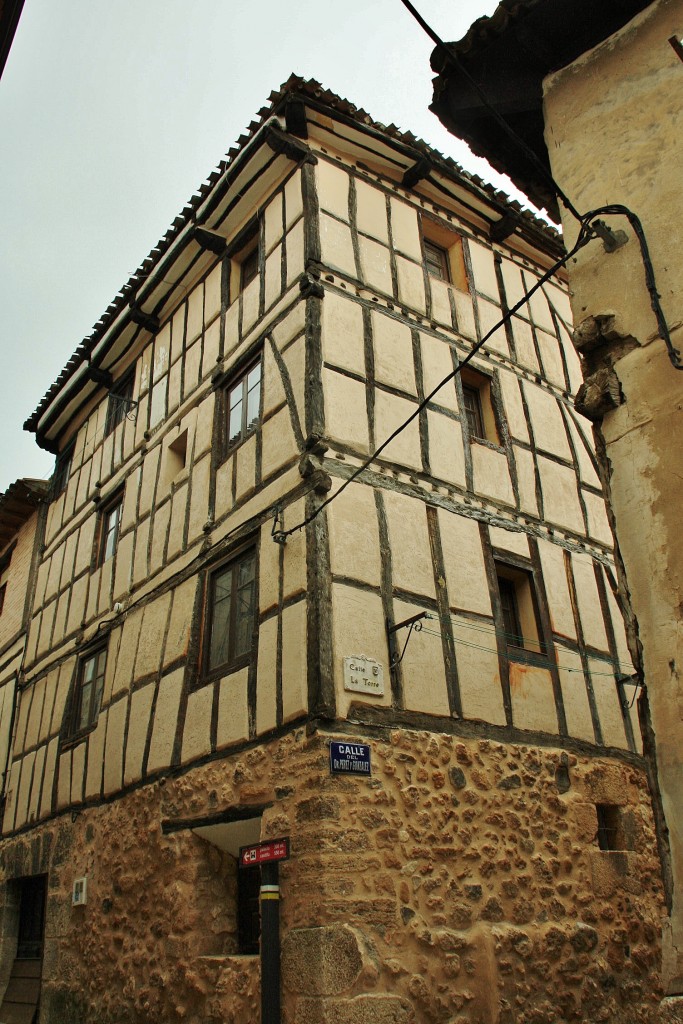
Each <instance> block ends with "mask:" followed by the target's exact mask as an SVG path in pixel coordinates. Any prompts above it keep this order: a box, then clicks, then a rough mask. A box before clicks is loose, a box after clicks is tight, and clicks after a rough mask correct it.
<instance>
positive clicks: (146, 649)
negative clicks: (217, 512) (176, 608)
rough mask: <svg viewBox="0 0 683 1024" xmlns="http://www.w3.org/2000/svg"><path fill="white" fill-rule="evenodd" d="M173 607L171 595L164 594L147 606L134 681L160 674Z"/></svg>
mask: <svg viewBox="0 0 683 1024" xmlns="http://www.w3.org/2000/svg"><path fill="white" fill-rule="evenodd" d="M170 607H171V593H170V592H169V593H166V594H162V595H161V596H160V597H157V598H156V599H155V600H154V601H152V602H151V603H150V604H148V605H146V606H145V609H144V611H143V618H142V628H141V629H140V637H139V641H138V650H137V655H136V657H135V672H134V679H142V678H143V677H144V676H146V675H150V674H151V673H153V672H158V671H159V668H160V665H161V654H162V648H163V643H164V636H165V634H166V624H167V623H168V613H169V610H170Z"/></svg>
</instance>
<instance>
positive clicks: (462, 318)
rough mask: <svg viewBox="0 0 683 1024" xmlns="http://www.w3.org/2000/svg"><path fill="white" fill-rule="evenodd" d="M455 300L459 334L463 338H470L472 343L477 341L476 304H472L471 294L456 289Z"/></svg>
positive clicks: (454, 290) (454, 291) (454, 292)
mask: <svg viewBox="0 0 683 1024" xmlns="http://www.w3.org/2000/svg"><path fill="white" fill-rule="evenodd" d="M453 298H454V300H455V316H456V320H457V324H458V334H461V335H462V336H463V338H469V339H470V341H475V340H476V337H477V328H476V326H475V322H474V304H473V302H472V296H471V295H470V294H469V292H461V291H458V289H457V288H454V289H453Z"/></svg>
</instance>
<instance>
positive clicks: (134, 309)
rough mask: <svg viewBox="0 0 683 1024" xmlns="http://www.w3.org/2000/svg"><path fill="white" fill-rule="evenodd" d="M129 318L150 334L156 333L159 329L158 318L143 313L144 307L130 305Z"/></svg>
mask: <svg viewBox="0 0 683 1024" xmlns="http://www.w3.org/2000/svg"><path fill="white" fill-rule="evenodd" d="M130 318H131V320H132V321H133V323H134V324H137V325H138V327H144V329H145V330H146V331H149V332H150V334H156V333H157V331H158V330H159V318H158V317H156V316H152V315H151V314H150V313H145V311H144V309H140V307H139V306H131V307H130Z"/></svg>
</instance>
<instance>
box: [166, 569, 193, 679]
mask: <svg viewBox="0 0 683 1024" xmlns="http://www.w3.org/2000/svg"><path fill="white" fill-rule="evenodd" d="M196 590H197V577H196V576H195V577H192V578H191V579H189V580H185V582H184V583H181V584H180V586H178V587H176V588H175V590H174V591H173V606H172V608H171V617H170V619H169V624H168V631H167V633H166V644H165V646H164V658H163V664H164V665H170V664H171V663H172V662H174V661H176V660H177V659H178V658H182V657H183V656H184V655H186V654H187V649H188V645H189V642H190V624H191V622H192V615H193V612H194V600H195V593H196Z"/></svg>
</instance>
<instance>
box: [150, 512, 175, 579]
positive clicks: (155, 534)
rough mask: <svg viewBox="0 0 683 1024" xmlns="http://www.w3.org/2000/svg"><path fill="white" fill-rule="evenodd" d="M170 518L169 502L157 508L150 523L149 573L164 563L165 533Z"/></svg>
mask: <svg viewBox="0 0 683 1024" xmlns="http://www.w3.org/2000/svg"><path fill="white" fill-rule="evenodd" d="M170 518H171V502H170V501H166V502H165V503H164V504H163V505H161V506H158V507H157V509H156V511H155V513H154V519H153V521H152V548H151V552H150V559H149V570H150V572H154V571H155V569H159V568H161V565H162V564H163V562H164V549H165V547H166V533H167V530H168V523H169V520H170Z"/></svg>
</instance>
